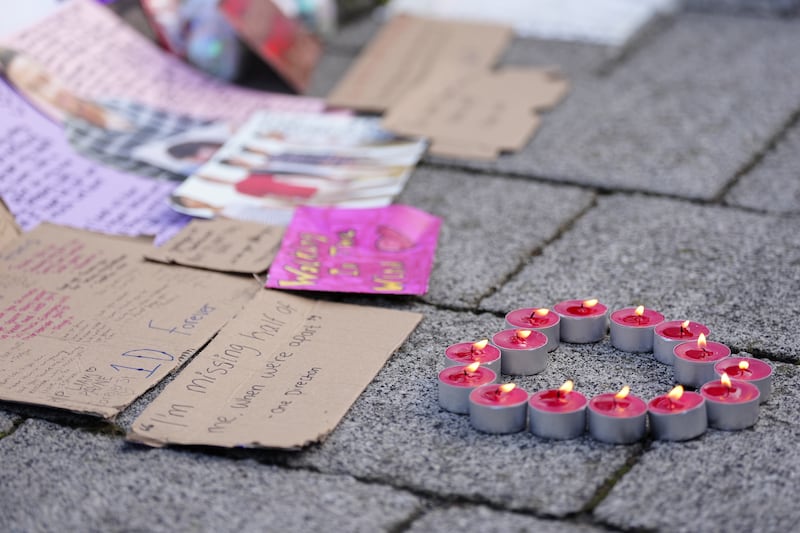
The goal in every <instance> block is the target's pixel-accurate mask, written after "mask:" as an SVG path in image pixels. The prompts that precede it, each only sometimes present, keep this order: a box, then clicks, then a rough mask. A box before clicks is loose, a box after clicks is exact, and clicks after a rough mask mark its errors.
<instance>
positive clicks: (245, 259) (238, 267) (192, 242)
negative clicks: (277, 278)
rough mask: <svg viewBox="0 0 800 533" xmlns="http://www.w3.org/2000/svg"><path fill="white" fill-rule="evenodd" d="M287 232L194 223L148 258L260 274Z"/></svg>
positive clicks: (252, 224)
mask: <svg viewBox="0 0 800 533" xmlns="http://www.w3.org/2000/svg"><path fill="white" fill-rule="evenodd" d="M283 232H284V228H282V227H279V226H265V225H263V224H256V223H255V222H245V221H241V220H230V219H225V218H215V219H213V220H201V219H194V220H192V221H191V222H189V224H188V225H187V226H186V227H184V228H183V229H182V230H181V231H180V233H178V234H177V235H176V236H175V237H173V238H172V239H170V240H169V241H168V242H166V243H164V244H163V245H162V246H159V247H158V248H155V247H153V248H151V249H149V250H148V251H147V252H146V253H145V257H146V258H147V259H150V260H152V261H159V262H161V263H173V264H178V265H185V266H191V267H196V268H205V269H208V270H218V271H220V272H238V273H247V274H257V273H259V272H264V271H265V270H266V269H267V268H269V265H270V263H272V260H273V259H274V258H275V254H277V253H278V248H279V247H280V244H281V237H282V236H283Z"/></svg>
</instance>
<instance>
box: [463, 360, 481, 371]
mask: <svg viewBox="0 0 800 533" xmlns="http://www.w3.org/2000/svg"><path fill="white" fill-rule="evenodd" d="M479 366H481V362H480V361H475V362H474V363H470V364H468V365H467V366H465V367H464V372H466V373H468V374H473V373H475V371H477V370H478V367H479Z"/></svg>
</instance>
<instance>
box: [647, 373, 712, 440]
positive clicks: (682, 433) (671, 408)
mask: <svg viewBox="0 0 800 533" xmlns="http://www.w3.org/2000/svg"><path fill="white" fill-rule="evenodd" d="M647 413H648V415H649V417H650V431H651V432H652V434H653V437H654V438H656V439H658V440H673V441H682V440H689V439H693V438H695V437H699V436H700V435H702V434H703V433H705V432H706V429H707V428H708V415H707V414H706V401H705V400H704V399H703V397H702V396H701V395H700V394H698V393H696V392H687V391H684V390H683V387H682V386H680V385H677V386H676V387H674V388H673V389H672V390H671V391H669V393H668V394H665V395H664V396H656V397H655V398H653V399H652V400H650V402H648V404H647Z"/></svg>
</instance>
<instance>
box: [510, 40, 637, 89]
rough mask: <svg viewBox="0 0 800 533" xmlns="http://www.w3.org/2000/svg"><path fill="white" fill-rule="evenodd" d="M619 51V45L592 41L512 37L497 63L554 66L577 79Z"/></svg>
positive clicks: (598, 69)
mask: <svg viewBox="0 0 800 533" xmlns="http://www.w3.org/2000/svg"><path fill="white" fill-rule="evenodd" d="M621 53H622V49H621V48H619V47H611V46H603V45H596V44H588V43H580V42H569V41H550V40H544V39H520V38H515V39H514V40H513V41H512V42H511V46H509V47H508V49H507V50H506V52H505V54H504V55H503V57H502V58H501V59H500V63H499V64H500V65H503V66H525V67H558V68H559V69H561V71H562V72H564V73H565V74H566V75H567V77H568V78H569V79H570V80H571V81H572V82H573V83H577V79H580V78H584V77H591V76H595V75H597V74H598V73H600V72H601V71H602V70H603V69H604V68H605V67H606V66H607V65H608V64H609V62H611V61H614V60H615V59H617V58H618V57H619V56H620V54H621Z"/></svg>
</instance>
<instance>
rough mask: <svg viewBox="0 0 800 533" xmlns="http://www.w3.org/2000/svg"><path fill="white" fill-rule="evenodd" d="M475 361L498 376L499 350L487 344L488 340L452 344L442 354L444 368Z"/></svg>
mask: <svg viewBox="0 0 800 533" xmlns="http://www.w3.org/2000/svg"><path fill="white" fill-rule="evenodd" d="M475 361H478V362H479V363H480V364H481V366H483V367H486V368H490V369H491V370H493V371H494V373H495V374H497V375H498V376H499V375H500V349H499V348H497V347H496V346H492V345H491V344H489V340H488V339H483V340H480V341H477V342H460V343H458V344H452V345H450V346H448V347H447V349H446V350H445V352H444V364H445V366H456V365H468V364H470V363H474V362H475Z"/></svg>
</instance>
